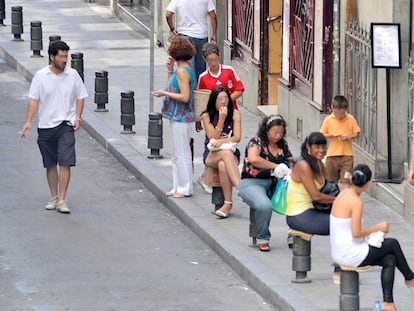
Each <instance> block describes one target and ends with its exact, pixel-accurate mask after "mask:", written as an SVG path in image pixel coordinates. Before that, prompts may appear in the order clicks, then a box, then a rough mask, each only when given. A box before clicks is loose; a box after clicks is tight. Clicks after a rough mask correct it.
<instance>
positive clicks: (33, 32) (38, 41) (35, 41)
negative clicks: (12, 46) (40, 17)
mask: <svg viewBox="0 0 414 311" xmlns="http://www.w3.org/2000/svg"><path fill="white" fill-rule="evenodd" d="M30 49H31V50H32V51H33V55H32V57H43V56H42V55H40V51H41V50H43V35H42V22H41V21H33V22H31V23H30Z"/></svg>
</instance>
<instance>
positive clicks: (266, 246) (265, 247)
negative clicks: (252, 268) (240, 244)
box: [258, 243, 270, 252]
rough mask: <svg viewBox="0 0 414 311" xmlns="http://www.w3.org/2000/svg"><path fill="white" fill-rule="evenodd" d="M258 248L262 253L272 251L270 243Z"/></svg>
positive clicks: (262, 244)
mask: <svg viewBox="0 0 414 311" xmlns="http://www.w3.org/2000/svg"><path fill="white" fill-rule="evenodd" d="M258 247H259V250H260V251H261V252H268V251H270V246H269V243H261V244H259V245H258Z"/></svg>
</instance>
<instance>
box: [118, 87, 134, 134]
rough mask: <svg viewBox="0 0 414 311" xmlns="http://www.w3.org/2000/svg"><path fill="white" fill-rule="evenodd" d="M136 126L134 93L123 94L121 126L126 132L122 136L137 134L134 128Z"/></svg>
mask: <svg viewBox="0 0 414 311" xmlns="http://www.w3.org/2000/svg"><path fill="white" fill-rule="evenodd" d="M134 124H135V103H134V92H133V91H122V92H121V125H123V126H124V130H123V131H122V132H121V134H135V132H134V131H133V130H132V126H133V125H134Z"/></svg>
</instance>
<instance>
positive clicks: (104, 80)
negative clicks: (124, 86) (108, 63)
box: [95, 70, 108, 112]
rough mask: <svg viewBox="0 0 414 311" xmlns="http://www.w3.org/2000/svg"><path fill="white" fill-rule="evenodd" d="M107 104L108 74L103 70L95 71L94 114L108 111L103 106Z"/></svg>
mask: <svg viewBox="0 0 414 311" xmlns="http://www.w3.org/2000/svg"><path fill="white" fill-rule="evenodd" d="M107 103H108V72H107V71H105V70H101V71H95V104H96V105H97V108H96V109H95V111H96V112H105V111H108V109H106V108H105V105H106V104H107Z"/></svg>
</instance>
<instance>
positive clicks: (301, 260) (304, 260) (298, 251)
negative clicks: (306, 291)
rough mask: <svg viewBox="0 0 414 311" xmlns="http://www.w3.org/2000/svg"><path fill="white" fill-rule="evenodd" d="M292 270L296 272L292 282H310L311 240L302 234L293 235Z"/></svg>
mask: <svg viewBox="0 0 414 311" xmlns="http://www.w3.org/2000/svg"><path fill="white" fill-rule="evenodd" d="M292 253H293V257H292V270H293V271H295V272H296V275H295V278H294V279H292V280H291V281H292V283H309V282H311V280H310V279H308V275H307V272H308V271H310V270H311V257H310V254H311V241H306V240H304V239H302V238H301V237H300V236H294V237H293V247H292Z"/></svg>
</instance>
